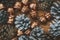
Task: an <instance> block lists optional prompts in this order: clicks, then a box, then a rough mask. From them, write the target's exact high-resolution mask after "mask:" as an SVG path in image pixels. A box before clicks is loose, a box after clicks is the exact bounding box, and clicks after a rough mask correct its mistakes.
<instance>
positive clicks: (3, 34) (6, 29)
mask: <svg viewBox="0 0 60 40" xmlns="http://www.w3.org/2000/svg"><path fill="white" fill-rule="evenodd" d="M13 37H16V28H15V27H14V26H12V25H2V26H1V29H0V38H1V39H2V40H11V39H12V38H13Z"/></svg>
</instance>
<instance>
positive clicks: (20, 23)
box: [15, 14, 31, 31]
mask: <svg viewBox="0 0 60 40" xmlns="http://www.w3.org/2000/svg"><path fill="white" fill-rule="evenodd" d="M30 23H31V21H30V19H29V18H28V17H26V16H25V14H21V15H18V16H16V18H15V27H16V28H18V29H19V30H22V31H25V30H26V29H28V28H29V27H30Z"/></svg>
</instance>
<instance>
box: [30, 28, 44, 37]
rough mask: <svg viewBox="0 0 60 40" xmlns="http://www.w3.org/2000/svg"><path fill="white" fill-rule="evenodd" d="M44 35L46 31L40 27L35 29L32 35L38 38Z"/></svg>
mask: <svg viewBox="0 0 60 40" xmlns="http://www.w3.org/2000/svg"><path fill="white" fill-rule="evenodd" d="M43 33H44V31H43V30H42V29H41V28H40V27H35V28H34V29H33V30H32V31H31V33H30V35H31V36H33V37H36V38H39V37H40V36H41V35H42V34H43Z"/></svg>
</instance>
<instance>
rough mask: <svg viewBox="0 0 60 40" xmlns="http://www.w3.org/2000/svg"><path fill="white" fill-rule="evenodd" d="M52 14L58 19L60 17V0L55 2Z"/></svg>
mask: <svg viewBox="0 0 60 40" xmlns="http://www.w3.org/2000/svg"><path fill="white" fill-rule="evenodd" d="M51 14H52V16H53V17H55V18H56V19H60V1H57V2H54V3H53V6H52V7H51Z"/></svg>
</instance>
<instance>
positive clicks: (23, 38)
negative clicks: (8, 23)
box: [18, 35, 29, 40]
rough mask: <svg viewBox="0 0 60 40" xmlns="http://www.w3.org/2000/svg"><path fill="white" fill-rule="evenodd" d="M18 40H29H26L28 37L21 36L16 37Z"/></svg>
mask: <svg viewBox="0 0 60 40" xmlns="http://www.w3.org/2000/svg"><path fill="white" fill-rule="evenodd" d="M18 40H29V39H28V36H26V35H21V36H20V37H18Z"/></svg>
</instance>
